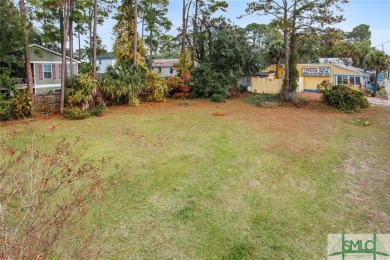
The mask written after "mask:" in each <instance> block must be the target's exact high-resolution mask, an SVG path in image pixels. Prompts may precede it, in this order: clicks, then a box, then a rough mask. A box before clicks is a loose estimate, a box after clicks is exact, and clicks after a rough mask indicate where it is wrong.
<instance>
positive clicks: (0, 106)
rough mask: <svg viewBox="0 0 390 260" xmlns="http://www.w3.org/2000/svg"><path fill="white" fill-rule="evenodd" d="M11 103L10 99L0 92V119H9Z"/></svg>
mask: <svg viewBox="0 0 390 260" xmlns="http://www.w3.org/2000/svg"><path fill="white" fill-rule="evenodd" d="M11 103H12V100H10V99H7V98H5V97H4V96H3V95H2V94H0V121H4V120H9V119H10V118H11V116H12V113H11Z"/></svg>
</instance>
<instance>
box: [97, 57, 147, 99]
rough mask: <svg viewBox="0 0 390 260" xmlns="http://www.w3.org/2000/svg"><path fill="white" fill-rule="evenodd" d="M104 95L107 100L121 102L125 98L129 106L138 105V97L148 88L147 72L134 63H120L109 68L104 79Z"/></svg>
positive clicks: (128, 61)
mask: <svg viewBox="0 0 390 260" xmlns="http://www.w3.org/2000/svg"><path fill="white" fill-rule="evenodd" d="M101 83H102V86H103V94H104V96H105V98H106V99H107V100H111V101H114V102H115V101H116V102H119V101H120V99H122V98H124V99H125V100H126V101H127V102H128V104H129V105H135V106H136V105H137V104H138V95H139V94H141V92H142V91H143V90H144V89H145V88H146V70H145V69H143V68H142V67H140V66H138V67H136V66H135V65H134V64H133V61H130V60H127V61H120V62H118V63H117V64H115V66H109V67H108V68H107V72H106V73H105V74H104V76H103V78H102V82H101Z"/></svg>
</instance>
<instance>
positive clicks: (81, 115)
mask: <svg viewBox="0 0 390 260" xmlns="http://www.w3.org/2000/svg"><path fill="white" fill-rule="evenodd" d="M90 116H91V114H90V113H89V112H88V111H83V110H81V109H80V108H78V107H68V108H65V109H64V118H67V119H70V120H82V119H86V118H88V117H90Z"/></svg>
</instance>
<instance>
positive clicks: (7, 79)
mask: <svg viewBox="0 0 390 260" xmlns="http://www.w3.org/2000/svg"><path fill="white" fill-rule="evenodd" d="M15 84H16V80H15V79H13V78H11V76H10V74H9V72H4V73H2V74H0V88H6V89H8V90H15Z"/></svg>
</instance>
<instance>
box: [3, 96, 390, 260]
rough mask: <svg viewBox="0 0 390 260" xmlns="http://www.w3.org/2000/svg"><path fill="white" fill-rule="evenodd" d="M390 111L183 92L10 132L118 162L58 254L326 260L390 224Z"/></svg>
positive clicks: (6, 130) (21, 125)
mask: <svg viewBox="0 0 390 260" xmlns="http://www.w3.org/2000/svg"><path fill="white" fill-rule="evenodd" d="M214 113H220V114H222V116H214V115H213V114H214ZM361 118H366V119H367V120H369V121H370V122H371V125H369V126H366V127H365V126H361V124H359V123H358V121H357V120H356V119H361ZM389 118H390V109H388V108H387V109H386V108H381V107H375V108H370V109H369V110H368V111H366V112H364V113H357V114H352V115H346V114H342V113H337V112H332V111H331V110H326V109H320V108H313V107H309V108H295V107H281V108H259V107H255V106H252V105H249V104H246V103H245V102H243V101H241V100H229V101H228V102H227V103H224V104H214V103H209V102H208V101H203V100H194V101H191V104H190V105H183V104H182V103H181V102H180V101H176V100H174V101H168V102H167V103H161V104H142V105H141V106H140V107H138V108H130V107H117V108H113V109H109V110H108V111H107V112H106V113H105V115H104V116H102V117H95V118H89V119H86V120H83V121H67V120H64V119H60V118H54V119H49V120H41V121H32V120H23V121H21V122H17V123H12V124H9V123H8V124H3V125H0V137H1V138H8V136H10V135H11V133H12V132H13V131H14V130H16V131H17V134H16V136H15V137H14V138H13V139H12V140H11V145H12V147H14V148H15V150H16V152H18V150H20V149H21V147H23V146H24V145H25V144H27V143H31V140H32V136H33V135H34V136H35V139H36V142H37V143H38V144H39V146H40V147H41V148H40V149H42V150H43V151H45V153H46V152H47V153H50V151H52V150H53V149H54V146H55V144H56V143H57V142H58V141H59V140H60V139H61V138H66V139H67V140H70V141H71V140H73V139H75V138H76V137H79V138H80V142H79V144H78V145H77V151H78V152H79V156H80V158H81V159H82V160H94V161H97V160H99V159H101V158H102V157H106V158H107V157H112V158H113V162H114V163H117V164H118V165H119V170H114V169H115V168H118V167H114V166H112V167H110V168H108V169H107V170H106V171H104V172H102V173H101V174H102V176H103V180H104V181H105V182H107V183H106V185H109V190H108V191H107V193H106V195H105V197H104V198H103V200H102V201H101V202H100V203H99V204H97V205H93V206H92V208H91V210H90V212H89V213H88V215H87V217H86V218H84V219H83V220H82V221H81V222H80V223H79V225H78V226H75V227H74V229H73V230H66V231H64V233H63V234H66V237H62V238H61V240H60V241H59V244H58V245H57V246H58V247H59V248H61V250H59V251H58V252H59V253H57V254H58V255H59V256H60V257H59V258H75V257H76V258H77V256H75V255H72V254H73V253H74V252H77V250H78V249H80V248H81V247H84V254H85V255H86V256H87V258H92V259H95V258H96V257H97V256H99V257H101V258H102V259H138V258H142V259H286V258H287V259H320V258H325V257H326V239H327V234H329V233H342V232H346V233H372V232H377V233H386V232H387V233H389V232H390V228H389V222H388V221H389V217H390V205H389V202H388V195H389V194H390V189H389V187H390V177H389V173H388V170H389V168H388V167H389V165H390V158H389V155H390V120H389ZM53 126H55V129H54V130H53V129H52V128H53ZM114 172H115V176H113V174H114ZM113 180H114V181H113ZM386 196H387V198H386ZM92 232H94V233H93V235H92V236H89V235H90V234H91V233H92ZM86 237H89V239H86Z"/></svg>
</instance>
